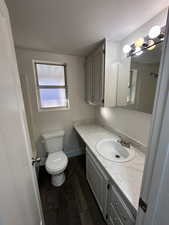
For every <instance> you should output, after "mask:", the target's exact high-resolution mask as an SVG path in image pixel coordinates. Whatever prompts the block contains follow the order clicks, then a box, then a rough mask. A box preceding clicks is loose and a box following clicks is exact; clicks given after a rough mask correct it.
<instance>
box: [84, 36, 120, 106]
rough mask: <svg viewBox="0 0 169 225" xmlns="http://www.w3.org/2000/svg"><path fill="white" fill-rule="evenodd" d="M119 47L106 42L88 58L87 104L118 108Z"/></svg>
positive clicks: (86, 71) (86, 69) (86, 70)
mask: <svg viewBox="0 0 169 225" xmlns="http://www.w3.org/2000/svg"><path fill="white" fill-rule="evenodd" d="M117 52H118V46H117V44H114V43H112V42H109V41H106V40H104V41H103V42H102V43H101V44H100V45H99V46H98V47H97V49H96V50H95V51H93V52H92V53H91V54H90V55H88V56H87V57H86V62H85V77H86V88H85V90H86V95H85V96H86V102H87V103H88V104H92V105H98V106H105V107H113V106H116V98H117V79H118V65H119V64H118V63H117V54H118V53H117Z"/></svg>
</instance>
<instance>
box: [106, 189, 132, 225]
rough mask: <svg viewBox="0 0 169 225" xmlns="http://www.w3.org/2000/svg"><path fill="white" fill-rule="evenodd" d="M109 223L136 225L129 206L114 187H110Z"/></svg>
mask: <svg viewBox="0 0 169 225" xmlns="http://www.w3.org/2000/svg"><path fill="white" fill-rule="evenodd" d="M107 210H108V223H109V224H110V225H112V224H113V225H134V224H135V217H134V215H133V213H132V212H131V210H130V208H129V206H128V204H127V203H126V201H124V200H123V199H122V197H121V195H120V193H118V191H117V189H116V188H115V187H114V185H110V189H109V196H108V206H107Z"/></svg>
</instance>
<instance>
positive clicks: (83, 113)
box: [16, 49, 95, 155]
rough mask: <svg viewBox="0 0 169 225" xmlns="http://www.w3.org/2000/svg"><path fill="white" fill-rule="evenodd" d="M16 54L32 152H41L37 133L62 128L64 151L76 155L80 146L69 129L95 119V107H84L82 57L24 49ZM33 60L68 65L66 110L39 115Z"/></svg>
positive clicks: (17, 50) (18, 50) (85, 105)
mask: <svg viewBox="0 0 169 225" xmlns="http://www.w3.org/2000/svg"><path fill="white" fill-rule="evenodd" d="M16 54H17V59H18V67H19V71H20V77H21V83H22V89H23V94H24V99H25V103H26V104H25V106H26V111H27V117H28V124H29V128H30V133H31V138H32V143H33V148H34V151H35V152H36V150H37V146H38V148H39V149H41V145H39V136H40V134H42V133H43V132H47V131H49V130H53V129H64V130H65V132H66V135H65V141H64V143H65V144H64V150H65V151H66V152H68V154H69V155H72V154H73V155H76V154H78V153H79V151H80V145H79V140H78V139H77V137H76V134H75V132H74V131H73V130H72V125H73V122H74V121H77V120H84V119H94V117H95V108H94V107H92V106H89V105H87V104H86V103H85V101H84V99H85V98H84V85H85V80H84V58H82V57H76V56H67V55H57V54H53V53H47V52H40V51H31V50H25V49H16ZM33 59H34V60H42V61H52V62H59V63H66V64H67V81H68V94H69V101H70V109H69V110H61V111H60V110H59V111H47V112H38V110H37V102H36V94H35V85H34V74H33V66H32V60H33ZM34 143H35V144H34Z"/></svg>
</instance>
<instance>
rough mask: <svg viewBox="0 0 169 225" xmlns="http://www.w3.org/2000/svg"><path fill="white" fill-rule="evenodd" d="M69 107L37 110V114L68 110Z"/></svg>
mask: <svg viewBox="0 0 169 225" xmlns="http://www.w3.org/2000/svg"><path fill="white" fill-rule="evenodd" d="M69 109H70V106H67V107H53V108H38V112H53V111H65V110H69Z"/></svg>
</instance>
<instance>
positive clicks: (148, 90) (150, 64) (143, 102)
mask: <svg viewBox="0 0 169 225" xmlns="http://www.w3.org/2000/svg"><path fill="white" fill-rule="evenodd" d="M162 45H163V42H161V43H159V44H157V45H156V46H154V47H153V48H152V49H151V50H148V49H145V50H144V51H143V52H142V54H140V55H132V56H130V57H128V58H126V59H125V60H124V61H123V62H122V63H121V64H120V67H119V79H118V90H117V105H118V106H120V107H124V108H127V109H133V110H137V111H140V112H145V113H150V114H151V113H152V111H153V105H154V99H155V92H156V87H157V80H158V77H159V66H160V60H161V53H162Z"/></svg>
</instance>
